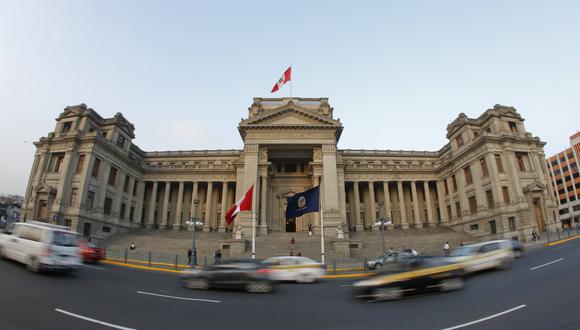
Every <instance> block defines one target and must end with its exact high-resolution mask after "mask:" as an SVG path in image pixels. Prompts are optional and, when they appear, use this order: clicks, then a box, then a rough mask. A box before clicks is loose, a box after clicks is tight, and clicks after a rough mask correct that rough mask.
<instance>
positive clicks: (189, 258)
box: [187, 248, 193, 265]
mask: <svg viewBox="0 0 580 330" xmlns="http://www.w3.org/2000/svg"><path fill="white" fill-rule="evenodd" d="M192 255H193V251H191V248H189V249H187V264H188V265H191V256H192Z"/></svg>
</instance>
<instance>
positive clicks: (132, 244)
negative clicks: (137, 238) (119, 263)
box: [130, 242, 135, 250]
mask: <svg viewBox="0 0 580 330" xmlns="http://www.w3.org/2000/svg"><path fill="white" fill-rule="evenodd" d="M130 248H131V250H135V242H131V247H130Z"/></svg>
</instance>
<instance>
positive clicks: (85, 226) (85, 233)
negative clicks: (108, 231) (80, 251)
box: [83, 222, 91, 237]
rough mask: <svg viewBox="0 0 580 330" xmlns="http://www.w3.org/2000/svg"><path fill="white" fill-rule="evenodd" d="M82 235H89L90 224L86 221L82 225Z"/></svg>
mask: <svg viewBox="0 0 580 330" xmlns="http://www.w3.org/2000/svg"><path fill="white" fill-rule="evenodd" d="M83 236H84V237H90V236H91V224H90V223H88V222H85V224H84V226H83Z"/></svg>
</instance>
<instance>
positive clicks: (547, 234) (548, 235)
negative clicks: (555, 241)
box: [546, 230, 550, 243]
mask: <svg viewBox="0 0 580 330" xmlns="http://www.w3.org/2000/svg"><path fill="white" fill-rule="evenodd" d="M546 237H547V238H548V243H550V230H546Z"/></svg>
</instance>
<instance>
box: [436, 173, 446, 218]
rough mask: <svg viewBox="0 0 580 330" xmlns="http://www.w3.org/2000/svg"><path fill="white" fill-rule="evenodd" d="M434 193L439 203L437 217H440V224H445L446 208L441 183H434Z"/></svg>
mask: <svg viewBox="0 0 580 330" xmlns="http://www.w3.org/2000/svg"><path fill="white" fill-rule="evenodd" d="M436 188H437V189H436V192H437V201H438V202H439V215H440V216H441V223H445V222H447V220H448V217H447V207H446V206H445V193H444V189H445V188H444V187H443V181H437V182H436Z"/></svg>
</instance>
